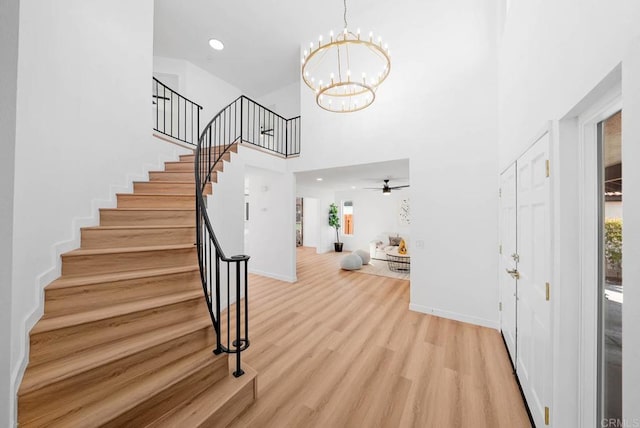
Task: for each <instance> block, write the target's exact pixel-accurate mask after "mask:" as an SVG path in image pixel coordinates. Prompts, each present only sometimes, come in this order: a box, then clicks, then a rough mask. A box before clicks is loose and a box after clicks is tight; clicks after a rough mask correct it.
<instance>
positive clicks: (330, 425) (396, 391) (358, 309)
mask: <svg viewBox="0 0 640 428" xmlns="http://www.w3.org/2000/svg"><path fill="white" fill-rule="evenodd" d="M338 263H339V255H336V254H334V253H330V254H324V255H316V254H315V249H310V248H300V249H299V250H298V282H297V283H295V284H289V283H285V282H281V281H277V280H272V279H268V278H264V277H259V276H255V275H254V276H251V279H250V289H249V302H250V328H249V334H250V339H251V347H250V348H249V349H248V350H247V351H246V352H245V353H244V354H243V355H244V359H245V361H246V362H247V363H249V364H250V365H251V366H252V367H254V368H255V369H257V371H258V373H259V375H258V400H257V401H256V402H255V404H254V405H253V406H252V407H251V408H250V409H249V410H248V411H247V412H246V413H244V414H243V415H242V416H240V418H238V419H237V420H236V421H235V422H234V423H233V424H232V425H231V426H232V427H260V428H263V427H278V428H282V427H326V428H336V427H367V428H368V427H421V428H430V427H438V428H439V427H474V428H475V427H491V428H493V427H509V428H514V427H516V428H517V427H529V426H530V424H529V420H528V418H527V414H526V410H525V408H524V404H523V401H522V398H521V396H520V392H519V390H518V386H517V384H516V382H515V379H514V377H513V374H512V370H511V366H510V364H509V360H508V356H507V354H506V351H505V348H504V345H503V342H502V338H501V336H500V334H499V332H497V331H495V330H491V329H487V328H482V327H477V326H473V325H470V324H464V323H460V322H455V321H450V320H446V319H443V318H438V317H433V316H428V315H424V314H419V313H416V312H411V311H409V310H408V305H409V282H408V281H403V280H396V279H392V278H385V277H377V276H371V275H361V274H356V273H352V272H345V271H341V270H340V269H339V268H338Z"/></svg>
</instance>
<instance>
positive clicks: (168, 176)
mask: <svg viewBox="0 0 640 428" xmlns="http://www.w3.org/2000/svg"><path fill="white" fill-rule="evenodd" d="M149 180H150V181H189V182H192V183H195V180H196V178H195V175H194V173H193V172H165V171H151V172H149Z"/></svg>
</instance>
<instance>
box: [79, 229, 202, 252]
mask: <svg viewBox="0 0 640 428" xmlns="http://www.w3.org/2000/svg"><path fill="white" fill-rule="evenodd" d="M81 236H82V239H81V244H80V246H81V248H83V249H97V248H124V247H144V246H153V245H181V244H193V243H195V240H196V228H195V227H183V228H166V229H165V228H161V229H142V228H141V229H83V230H82V234H81Z"/></svg>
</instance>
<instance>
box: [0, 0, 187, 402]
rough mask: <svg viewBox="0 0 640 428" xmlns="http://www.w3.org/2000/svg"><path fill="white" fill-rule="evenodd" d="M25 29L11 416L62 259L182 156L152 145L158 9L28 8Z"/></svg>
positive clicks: (60, 4) (69, 1) (24, 6)
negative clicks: (120, 197)
mask: <svg viewBox="0 0 640 428" xmlns="http://www.w3.org/2000/svg"><path fill="white" fill-rule="evenodd" d="M3 8H4V3H3ZM3 13H4V10H3ZM19 25H20V32H19V41H18V49H19V50H18V52H19V56H18V74H17V76H18V85H17V107H16V145H15V174H14V177H15V187H14V189H15V193H14V207H13V218H14V220H13V221H14V227H13V261H12V266H13V268H12V271H13V278H12V282H13V284H12V296H11V305H12V319H11V325H12V338H11V346H10V347H9V348H8V349H10V358H11V376H12V379H11V383H10V384H11V388H12V390H11V391H12V393H11V404H10V405H12V406H13V405H14V404H15V393H16V391H17V389H18V385H19V383H20V381H21V378H22V373H23V370H24V367H25V365H26V362H27V359H28V332H29V330H30V329H31V328H32V326H33V325H34V324H35V322H36V321H37V320H38V318H39V317H40V316H41V314H42V311H43V300H42V299H43V288H44V287H45V286H46V285H47V284H48V283H49V282H51V281H52V280H54V279H55V278H56V277H57V276H58V275H59V274H60V259H59V254H60V253H61V252H63V251H67V250H71V249H73V248H74V247H76V246H78V245H79V227H80V225H87V226H88V225H95V224H97V222H98V208H99V207H100V206H113V205H115V192H116V191H128V190H130V188H131V180H132V179H134V178H135V179H144V178H145V177H146V172H147V171H148V170H149V169H152V168H153V169H155V168H158V167H159V166H161V165H162V161H163V160H168V156H173V155H176V154H177V153H178V152H180V150H179V149H176V147H177V146H174V145H169V144H167V143H165V142H162V141H160V140H158V139H155V138H153V137H151V129H152V122H151V97H150V94H151V93H150V88H151V86H150V82H151V75H152V51H153V1H152V0H142V1H136V2H130V1H127V0H110V1H91V2H87V1H84V0H61V1H56V2H36V1H22V2H20V24H19ZM3 27H4V26H3ZM2 40H3V43H4V37H3V39H2ZM3 53H4V49H3ZM3 62H4V58H3ZM3 78H4V76H3ZM3 102H4V100H3ZM2 129H3V130H4V126H3V128H2ZM4 145H5V143H4V139H3V147H4ZM167 146H171V148H167ZM3 181H4V180H3ZM6 349H7V348H5V347H4V344H3V351H2V352H3V354H4V352H5V350H6ZM7 352H8V351H7ZM3 385H4V384H3ZM3 403H4V401H3Z"/></svg>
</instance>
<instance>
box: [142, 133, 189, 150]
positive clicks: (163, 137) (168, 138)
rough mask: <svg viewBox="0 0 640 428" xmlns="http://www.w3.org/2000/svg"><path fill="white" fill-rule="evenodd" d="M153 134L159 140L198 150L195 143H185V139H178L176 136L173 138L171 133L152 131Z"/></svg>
mask: <svg viewBox="0 0 640 428" xmlns="http://www.w3.org/2000/svg"><path fill="white" fill-rule="evenodd" d="M151 136H153V137H155V138H157V139H159V140H162V141H165V142H167V143H171V144H175V145H176V146H180V147H182V148H184V149H189V150H193V151H194V152H195V150H196V146H194V145H193V144H189V143H185V142H184V141H180V140H178V139H176V138H173V137H172V136H170V135H165V134H163V133H161V132H157V131H152V132H151Z"/></svg>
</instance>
